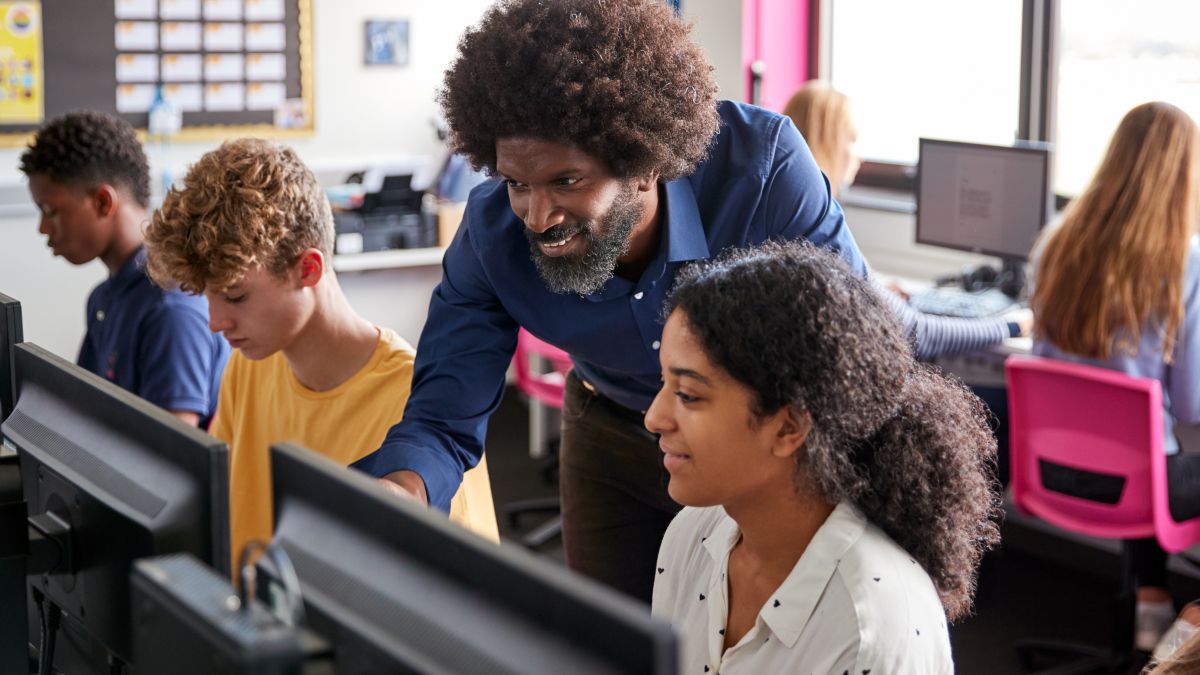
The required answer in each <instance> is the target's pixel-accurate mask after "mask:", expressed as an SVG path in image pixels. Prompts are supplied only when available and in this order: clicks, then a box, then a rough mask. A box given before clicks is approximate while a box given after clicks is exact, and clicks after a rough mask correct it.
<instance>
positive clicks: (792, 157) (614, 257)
mask: <svg viewBox="0 0 1200 675" xmlns="http://www.w3.org/2000/svg"><path fill="white" fill-rule="evenodd" d="M711 71H712V67H711V66H710V65H709V64H708V63H707V62H706V60H705V59H704V56H703V54H702V53H701V50H700V48H699V47H698V46H697V45H696V44H695V43H694V42H693V41H692V39H691V36H690V27H689V26H688V25H686V24H685V23H683V22H682V21H681V20H679V19H678V18H677V17H676V16H675V15H674V13H673V12H672V11H671V9H670V8H669V7H668V6H667V3H664V2H662V0H556V1H554V2H550V1H547V0H502V1H501V2H498V3H496V5H494V6H493V7H492V8H491V9H490V10H489V11H488V12H487V14H486V15H485V16H484V17H483V19H482V22H481V23H480V24H479V25H478V26H477V27H475V28H473V29H470V30H468V31H467V33H466V34H465V35H464V36H463V38H462V40H461V41H460V42H459V51H458V57H457V60H456V61H455V62H454V63H453V64H452V65H451V67H450V68H449V70H448V71H447V72H446V76H445V82H444V86H443V88H442V90H441V92H440V94H439V99H440V103H441V105H442V108H443V112H444V113H445V117H446V120H447V122H448V123H449V126H450V138H451V144H452V150H453V151H454V152H458V153H462V154H463V155H465V156H466V157H467V158H468V159H469V160H470V161H471V163H472V165H474V166H475V167H476V168H483V169H486V170H487V171H488V172H489V173H490V174H491V175H492V176H493V177H494V178H495V179H496V180H492V181H489V182H487V183H484V184H483V185H481V186H479V187H477V188H475V190H473V191H472V192H471V195H470V199H469V201H468V203H467V208H466V213H465V215H464V217H463V221H462V224H461V225H460V226H459V229H458V233H457V235H456V237H455V239H454V241H453V243H452V244H451V245H450V248H449V250H448V251H447V252H446V256H445V259H444V261H443V272H444V276H443V279H442V282H441V284H440V285H439V286H438V287H437V289H436V290H435V291H434V294H433V298H432V301H431V303H430V308H429V317H428V321H427V322H426V324H425V329H424V332H423V333H422V335H421V340H420V344H419V346H418V349H417V362H416V374H415V379H414V382H413V392H412V397H411V398H410V399H409V404H408V408H407V409H406V411H405V415H404V419H403V421H401V422H400V423H399V424H398V425H396V426H395V427H393V428H392V430H391V431H390V432H389V434H388V437H387V439H386V440H385V441H384V443H383V446H382V447H381V448H380V449H379V450H378V451H376V452H375V453H373V454H371V455H368V456H367V457H365V458H363V459H362V460H360V462H359V464H358V466H359V467H360V468H362V469H364V470H366V471H368V472H370V473H372V474H374V475H376V476H380V477H384V478H386V479H389V480H390V481H391V483H392V484H393V487H394V488H395V489H397V490H405V491H406V492H408V493H410V494H414V495H417V496H419V497H422V498H427V499H428V501H429V502H430V503H432V504H434V505H435V506H439V507H441V508H445V507H446V504H447V503H448V501H449V499H450V496H451V495H452V494H453V493H454V490H455V489H456V488H457V486H458V483H459V481H460V480H461V476H462V472H463V469H464V468H469V467H471V466H473V465H474V464H475V462H477V461H478V460H479V457H480V455H481V453H482V451H483V440H484V432H485V429H486V426H487V420H488V417H489V416H490V415H491V414H492V412H493V411H495V409H496V407H497V405H498V404H499V402H500V398H501V396H502V394H503V392H504V382H505V370H506V369H507V367H508V364H509V362H510V361H511V359H512V356H513V351H514V348H515V345H516V337H517V329H518V327H524V328H525V329H527V330H528V331H530V332H531V333H533V334H535V335H537V336H538V337H540V338H542V339H543V340H546V341H547V342H550V343H551V344H554V345H557V346H559V347H561V348H562V349H564V350H566V351H567V352H568V353H570V355H571V358H572V360H573V362H574V371H573V372H572V374H571V375H570V376H569V377H568V379H567V385H566V396H565V401H564V407H563V427H562V442H561V446H560V448H561V454H560V462H561V463H560V493H561V497H562V509H563V513H562V515H563V543H564V547H565V549H566V556H567V563H568V565H570V566H571V567H572V568H573V569H575V570H577V571H580V572H582V573H584V574H586V575H588V576H590V577H593V578H595V579H598V580H600V581H601V582H603V583H605V584H608V585H609V586H612V587H614V588H617V589H619V590H622V591H624V592H626V593H627V594H629V595H632V596H634V597H637V598H641V599H643V600H645V601H647V602H648V601H649V599H650V592H651V587H652V585H653V582H654V576H655V572H654V564H655V557H656V555H657V552H658V546H659V543H660V542H661V540H662V535H663V532H664V530H665V529H666V527H667V524H668V523H670V522H671V518H672V517H673V516H674V515H675V513H676V511H678V509H679V506H678V505H677V504H675V503H674V502H672V501H671V499H670V497H669V496H668V495H667V491H666V485H667V474H666V473H665V471H664V469H663V464H662V453H661V452H660V450H659V449H658V445H657V439H656V437H655V436H654V435H652V434H650V433H649V432H647V431H646V430H645V428H644V427H643V425H642V419H643V417H644V411H645V410H646V409H647V408H648V407H649V405H650V402H651V401H652V400H653V399H654V396H655V394H656V393H657V392H658V389H659V386H660V377H659V363H658V348H659V343H660V340H661V338H662V327H663V319H662V307H663V299H664V297H665V294H666V293H667V291H668V290H670V288H671V286H672V282H673V280H674V278H675V275H676V273H677V272H678V271H679V270H680V268H681V267H682V266H683V265H685V264H686V263H688V262H689V261H694V260H702V259H707V258H711V257H713V256H716V255H718V254H719V253H721V251H723V250H725V249H727V248H729V247H735V246H736V247H741V246H747V245H752V244H757V243H761V242H763V241H766V240H768V239H807V240H809V241H811V242H813V243H814V244H817V245H820V246H826V247H829V248H831V249H834V250H836V251H838V252H839V253H840V254H841V255H842V256H843V257H844V258H845V259H846V260H847V262H849V263H850V265H851V266H852V267H853V268H854V269H855V270H856V271H857V272H858V273H860V274H862V273H865V268H864V264H863V261H862V258H861V256H860V255H859V252H858V248H857V246H856V245H855V243H854V239H853V238H852V237H851V235H850V232H849V230H848V229H847V227H846V225H845V223H844V220H843V217H842V210H841V207H839V206H838V204H837V202H835V201H834V200H833V198H832V197H831V196H830V191H829V184H828V182H827V181H826V180H825V178H824V177H823V176H822V174H821V172H820V169H818V168H817V165H816V164H815V163H814V162H813V158H812V155H811V153H810V152H809V150H808V148H807V146H806V145H805V144H804V141H803V139H801V137H800V134H799V133H798V132H797V131H796V128H795V127H794V126H793V125H792V124H791V123H790V122H789V121H788V120H787V118H785V117H783V116H780V115H777V114H774V113H771V112H768V111H766V110H762V109H760V108H756V107H753V106H749V105H743V104H740V103H733V102H729V101H720V102H718V101H717V100H716V89H717V88H716V85H715V83H714V82H713V79H712V74H711ZM729 328H730V330H736V329H737V327H736V326H730V327H729Z"/></svg>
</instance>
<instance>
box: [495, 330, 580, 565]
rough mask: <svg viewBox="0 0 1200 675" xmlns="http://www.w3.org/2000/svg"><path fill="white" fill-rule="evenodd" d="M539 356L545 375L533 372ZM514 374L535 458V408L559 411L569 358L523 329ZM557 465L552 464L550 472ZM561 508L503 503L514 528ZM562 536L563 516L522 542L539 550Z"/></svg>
mask: <svg viewBox="0 0 1200 675" xmlns="http://www.w3.org/2000/svg"><path fill="white" fill-rule="evenodd" d="M534 357H541V358H542V359H545V361H546V362H547V364H548V365H549V366H550V370H549V371H548V372H545V373H539V372H535V371H534V369H533V368H532V366H531V364H530V360H531V358H534ZM513 364H514V366H515V368H514V370H515V371H516V376H517V377H516V387H517V391H520V392H521V393H523V394H525V395H526V396H528V397H529V399H530V401H529V406H530V417H529V422H530V424H529V442H530V446H529V451H530V455H531V456H534V457H541V456H542V454H543V453H544V452H545V438H544V436H545V430H544V427H545V424H544V422H543V420H542V417H541V415H539V414H537V412H538V408H537V406H540V405H545V406H549V407H551V408H555V409H558V410H561V409H562V405H563V388H564V385H565V384H566V375H567V373H568V372H569V371H570V370H571V357H570V356H569V355H568V354H567V353H566V352H564V351H563V350H561V349H559V348H558V347H555V346H554V345H552V344H550V343H548V342H543V341H542V340H540V339H538V338H536V337H534V336H533V334H532V333H530V332H528V331H526V330H525V329H524V328H522V329H521V330H520V331H519V332H518V333H517V351H516V354H515V355H514V356H513ZM556 466H557V462H556V461H553V458H552V462H551V467H550V468H551V469H553V468H554V467H556ZM559 508H560V506H559V501H558V499H557V498H544V499H524V500H521V501H516V502H512V503H509V504H506V505H505V507H504V511H505V513H506V514H507V515H508V519H509V523H510V524H511V525H512V526H513V527H516V524H517V519H518V518H519V517H520V516H521V514H524V513H537V512H551V513H553V512H556V511H558V510H559ZM561 533H562V517H561V516H555V517H554V518H551V519H550V520H548V521H546V522H545V523H542V524H541V525H539V526H538V527H536V528H534V530H532V531H531V532H529V534H527V535H525V537H524V539H522V540H521V541H522V543H523V544H524V545H525V546H526V547H527V548H530V549H538V548H540V547H542V546H543V545H544V544H545V543H546V542H548V541H550V540H551V539H553V538H554V537H556V536H558V535H559V534H561Z"/></svg>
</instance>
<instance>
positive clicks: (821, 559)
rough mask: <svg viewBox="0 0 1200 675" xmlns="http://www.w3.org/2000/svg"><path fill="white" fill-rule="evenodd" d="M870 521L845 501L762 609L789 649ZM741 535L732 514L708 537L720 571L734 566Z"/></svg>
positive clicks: (706, 545)
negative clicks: (732, 559)
mask: <svg viewBox="0 0 1200 675" xmlns="http://www.w3.org/2000/svg"><path fill="white" fill-rule="evenodd" d="M866 526H867V519H866V517H865V516H863V514H862V513H861V512H860V511H859V510H858V509H857V508H856V507H854V506H853V505H852V504H850V503H848V502H842V503H840V504H838V505H837V507H835V508H834V510H833V513H831V514H829V517H828V518H826V519H825V522H824V523H823V524H822V525H821V527H820V528H819V529H818V530H817V533H816V534H815V535H814V536H813V539H812V541H811V542H809V544H808V548H806V549H804V554H803V555H801V556H800V560H798V561H797V562H796V566H795V567H793V568H792V571H791V573H790V574H788V576H787V578H786V579H784V581H783V583H782V584H781V585H780V586H779V589H778V590H776V591H775V592H774V593H772V594H771V597H770V598H769V599H768V600H767V602H766V604H764V605H763V607H762V609H761V610H759V613H758V616H759V618H760V619H761V620H762V622H763V623H764V624H766V626H767V628H768V629H770V631H771V632H772V633H774V634H775V637H776V638H777V639H778V640H779V641H780V642H782V643H783V644H784V645H786V646H787V647H788V648H789V649H790V648H792V647H794V646H795V645H796V642H797V641H798V640H799V639H800V634H801V633H802V632H803V631H804V627H805V626H806V625H807V624H808V620H809V619H810V618H812V614H813V610H815V609H816V607H817V603H818V602H819V601H820V599H821V596H822V595H823V594H824V593H825V587H826V586H827V585H828V584H829V580H830V579H832V578H833V574H834V572H836V571H837V568H838V564H839V563H840V562H841V559H842V556H844V555H845V554H846V552H847V551H849V550H850V547H851V546H853V545H854V543H855V542H856V541H858V540H859V538H860V537H862V534H863V531H864V530H865V529H866ZM738 537H739V532H738V527H737V523H736V522H735V521H734V520H733V519H732V518H729V517H728V516H726V517H725V519H724V520H722V521H721V523H720V525H718V526H717V527H716V528H715V529H714V530H713V533H712V534H711V535H710V536H709V537H708V538H707V539H705V540H704V548H705V549H707V550H708V553H709V555H710V556H712V558H713V560H714V562H715V563H716V565H717V569H721V570H728V569H729V553H730V552H731V551H732V550H733V546H734V544H736V543H737V541H738Z"/></svg>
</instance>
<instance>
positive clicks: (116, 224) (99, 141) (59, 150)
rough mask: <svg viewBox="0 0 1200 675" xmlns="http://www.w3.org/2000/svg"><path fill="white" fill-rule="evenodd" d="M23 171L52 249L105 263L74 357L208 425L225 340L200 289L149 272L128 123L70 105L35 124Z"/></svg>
mask: <svg viewBox="0 0 1200 675" xmlns="http://www.w3.org/2000/svg"><path fill="white" fill-rule="evenodd" d="M21 171H22V172H23V173H24V174H25V175H26V176H27V177H28V178H29V193H30V195H31V196H32V197H33V201H34V203H35V204H37V207H38V210H39V211H40V212H41V217H40V219H39V222H38V231H39V232H41V233H42V234H44V235H46V245H47V246H49V247H50V249H51V251H53V253H54V255H56V256H62V257H63V258H66V259H67V261H69V262H70V263H71V264H73V265H84V264H87V263H89V262H91V261H93V260H96V259H99V260H100V261H101V262H103V263H104V265H105V267H107V268H108V275H109V276H108V279H107V280H105V281H104V282H102V283H101V284H100V285H99V286H97V287H96V288H95V289H94V290H93V291H92V293H91V295H90V296H89V297H88V301H87V316H86V319H87V333H86V335H84V338H83V346H82V347H80V349H79V358H78V359H77V362H78V363H79V365H80V366H82V367H83V368H85V369H87V370H89V371H91V372H94V373H96V374H97V375H99V376H101V377H103V378H105V379H107V380H110V381H112V382H114V383H116V384H117V385H118V386H120V387H121V388H123V389H127V390H129V391H131V392H133V393H134V394H137V395H138V396H140V397H142V398H144V399H146V400H147V401H149V402H151V403H154V404H155V405H158V406H160V407H162V408H165V409H167V410H169V411H170V412H171V413H173V414H174V415H175V416H176V417H179V418H180V419H182V420H184V421H185V422H188V423H190V424H194V425H199V426H200V427H201V428H205V429H207V428H208V423H209V420H211V419H212V415H213V412H214V411H215V410H216V407H217V389H218V387H219V386H220V382H221V373H222V371H223V370H224V368H225V361H226V359H227V358H228V357H229V345H228V343H226V342H225V339H224V338H222V337H221V336H220V335H215V334H213V333H212V332H211V331H209V330H208V303H207V302H206V301H205V299H204V298H203V297H199V296H195V295H189V294H187V293H183V292H181V291H178V290H175V291H164V290H162V289H161V288H159V287H158V286H155V285H154V284H153V283H152V282H151V281H150V277H148V276H146V271H145V267H146V251H145V249H144V248H143V247H142V228H143V227H144V226H145V224H146V221H147V220H148V216H147V213H146V211H147V209H148V207H149V203H150V167H149V165H148V163H147V161H146V155H145V153H144V152H143V151H142V145H141V143H140V142H139V141H138V138H137V134H136V133H135V132H134V130H133V127H131V126H130V125H129V124H128V123H127V122H125V121H123V120H121V119H119V118H116V117H113V116H111V115H106V114H104V113H100V112H92V111H86V110H85V111H79V112H72V113H68V114H66V115H63V116H61V117H58V118H56V119H53V120H51V121H50V122H49V123H47V124H46V125H45V126H44V127H42V129H41V130H40V131H38V132H37V134H36V135H35V136H34V138H33V142H31V143H30V144H29V147H28V148H27V149H26V150H25V152H24V153H23V154H22V155H21Z"/></svg>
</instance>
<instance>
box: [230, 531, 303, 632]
mask: <svg viewBox="0 0 1200 675" xmlns="http://www.w3.org/2000/svg"><path fill="white" fill-rule="evenodd" d="M255 553H259V554H260V555H265V556H267V557H268V558H269V559H270V560H271V563H272V564H273V565H274V566H275V571H276V572H277V573H278V574H279V581H280V582H281V583H282V584H283V590H284V602H285V603H286V607H285V609H286V610H287V615H288V620H289V623H290V625H292V626H303V625H304V598H303V595H302V594H301V591H300V577H299V576H298V575H297V574H296V568H295V566H293V565H292V560H291V558H289V557H288V555H287V551H284V550H283V547H281V546H279V545H277V544H267V543H265V542H263V541H261V540H254V541H251V542H249V543H248V544H246V546H245V548H243V549H242V554H241V556H240V559H239V560H238V571H239V574H238V581H239V584H238V585H239V588H238V600H240V601H241V607H242V611H246V612H248V611H250V603H252V602H253V601H254V596H255V591H256V585H257V582H258V572H257V570H256V569H255V566H254V561H255V560H257V558H256V557H254V554H255Z"/></svg>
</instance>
